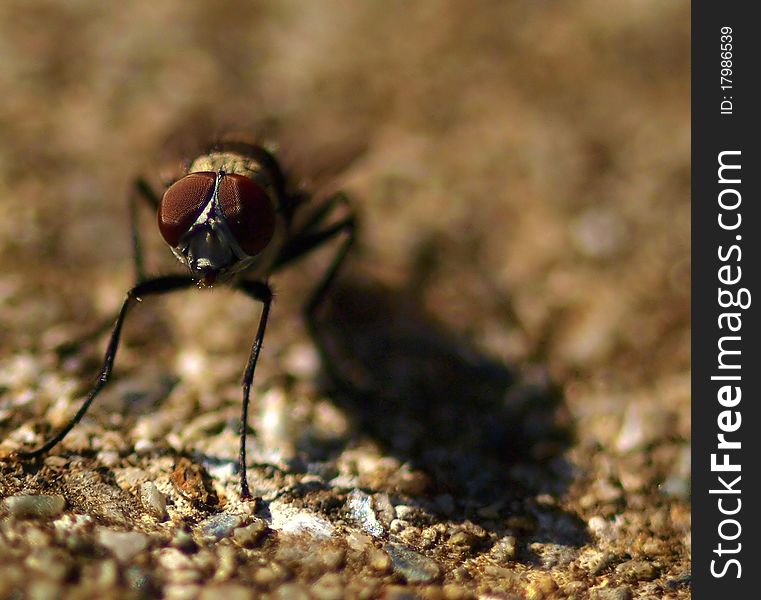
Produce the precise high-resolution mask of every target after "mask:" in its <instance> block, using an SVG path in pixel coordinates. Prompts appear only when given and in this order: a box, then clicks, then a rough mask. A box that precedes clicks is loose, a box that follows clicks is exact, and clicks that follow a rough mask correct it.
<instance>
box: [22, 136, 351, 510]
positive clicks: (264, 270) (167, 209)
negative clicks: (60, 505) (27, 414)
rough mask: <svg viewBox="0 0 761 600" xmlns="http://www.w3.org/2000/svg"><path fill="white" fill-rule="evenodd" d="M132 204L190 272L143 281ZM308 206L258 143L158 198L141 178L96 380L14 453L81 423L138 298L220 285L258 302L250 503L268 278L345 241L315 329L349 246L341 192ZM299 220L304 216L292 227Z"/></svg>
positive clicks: (316, 302) (327, 277)
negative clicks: (52, 429) (51, 431)
mask: <svg viewBox="0 0 761 600" xmlns="http://www.w3.org/2000/svg"><path fill="white" fill-rule="evenodd" d="M137 199H141V200H142V201H145V202H147V203H148V205H149V206H150V207H151V208H152V209H153V210H154V211H155V212H156V214H157V220H158V227H159V232H160V233H161V236H162V237H163V239H164V241H166V243H167V244H168V245H169V247H170V248H171V250H172V252H173V253H174V255H175V256H176V257H177V259H178V260H179V261H180V262H181V263H183V264H184V265H185V267H186V268H187V270H188V273H189V274H186V275H169V276H159V277H146V275H145V271H144V266H143V264H144V263H143V255H142V250H141V243H140V236H139V232H138V228H137V218H136V216H137V203H136V200H137ZM308 199H309V196H308V195H307V194H305V193H304V192H302V191H301V190H293V189H291V187H290V185H289V182H288V181H287V179H286V176H285V175H284V172H283V170H282V168H281V166H280V164H279V162H278V160H277V159H276V158H275V156H274V155H273V154H271V153H270V152H269V151H268V150H266V149H265V148H263V147H262V146H260V145H258V144H251V143H246V142H238V141H226V142H222V143H219V144H217V145H215V146H213V147H212V148H211V149H210V150H209V151H207V152H206V153H204V154H202V155H201V156H199V157H198V158H196V159H195V160H194V161H192V162H191V163H190V165H189V167H188V168H187V172H186V173H185V175H183V176H182V177H181V178H179V179H178V180H176V181H175V182H174V183H172V184H171V185H170V186H169V187H168V188H167V189H166V191H165V192H164V194H163V195H162V196H161V197H160V198H159V196H158V195H157V194H156V193H155V192H154V191H153V190H152V188H151V187H150V186H149V185H148V183H147V182H145V181H144V180H142V179H140V180H138V181H137V182H136V194H134V195H133V196H132V197H131V203H130V215H131V222H132V223H131V226H132V241H133V258H134V263H135V270H136V279H137V281H136V283H135V285H134V286H133V287H132V288H131V289H130V290H129V291H128V292H127V296H126V298H125V300H124V302H123V304H122V307H121V309H120V311H119V313H118V316H117V318H116V323H115V325H114V326H113V330H112V333H111V337H110V340H109V343H108V347H107V349H106V354H105V358H104V361H103V366H102V367H101V370H100V374H99V376H98V379H97V380H96V382H95V384H94V385H93V387H92V389H91V390H90V392H89V394H88V395H87V397H86V399H85V401H84V402H83V403H82V406H81V407H80V408H79V410H78V411H77V413H76V414H75V415H74V416H73V417H72V418H71V420H70V421H69V422H68V423H67V424H66V426H64V427H63V428H62V429H61V430H60V431H58V432H57V433H56V434H55V435H54V436H52V437H51V438H50V439H48V440H47V441H46V442H45V443H44V444H43V445H42V446H40V447H39V448H37V449H35V450H31V451H20V452H18V455H19V456H21V457H23V458H35V457H38V456H40V455H42V454H45V453H46V452H48V451H49V450H50V449H51V448H53V447H54V446H55V445H56V444H58V442H60V441H61V440H63V438H64V437H66V435H67V434H68V433H69V432H70V431H71V430H72V429H73V428H74V426H75V425H76V424H77V423H79V421H80V420H81V419H82V417H83V416H84V414H85V413H86V412H87V410H88V408H89V407H90V405H91V404H92V402H93V401H94V400H95V398H96V397H97V395H98V394H99V393H100V391H101V390H102V389H103V387H104V386H105V385H106V384H107V383H108V380H109V377H110V375H111V372H112V370H113V366H114V360H115V358H116V353H117V350H118V348H119V339H120V336H121V331H122V327H123V325H124V322H125V320H126V318H127V314H128V313H129V312H130V310H131V308H132V307H134V306H135V305H136V304H137V303H138V302H140V301H141V300H142V298H145V297H146V296H153V295H160V294H166V293H169V292H175V291H179V290H183V289H185V288H188V287H192V286H196V285H197V286H198V287H210V286H212V285H214V284H216V283H225V284H228V285H231V286H232V287H233V288H234V289H236V290H238V291H240V292H242V293H244V294H246V295H247V296H249V297H250V298H252V299H253V300H256V301H258V302H261V303H262V313H261V316H260V319H259V326H258V328H257V331H256V335H255V337H254V342H253V345H252V347H251V351H250V354H249V358H248V363H247V364H246V368H245V371H244V373H243V382H242V387H243V400H242V405H241V419H240V452H239V456H238V462H239V466H240V469H239V470H240V487H241V498H244V499H248V498H251V493H250V491H249V487H248V480H247V477H246V436H247V432H248V427H247V423H248V405H249V399H250V394H251V385H252V383H253V380H254V372H255V370H256V363H257V361H258V359H259V353H260V351H261V348H262V342H263V340H264V334H265V330H266V327H267V320H268V319H269V314H270V308H271V305H272V289H271V288H270V286H269V283H268V279H269V276H270V275H271V274H273V273H275V272H277V271H279V270H280V269H282V268H283V267H285V266H287V265H289V264H291V263H292V262H293V261H295V260H297V259H298V258H301V257H302V256H304V255H305V254H307V253H309V252H310V251H312V250H314V249H315V248H317V247H319V246H321V245H322V244H324V243H325V242H327V241H330V240H332V239H334V238H336V237H339V236H343V241H342V243H341V244H340V246H339V247H338V251H337V253H336V255H335V256H334V258H333V261H332V263H331V264H330V266H329V267H328V269H327V271H326V272H325V273H324V274H323V276H322V278H321V279H320V281H319V283H318V284H317V287H316V288H315V289H314V291H313V292H312V294H311V296H310V297H309V300H308V301H307V302H306V304H305V305H304V315H305V318H306V320H307V324H308V325H309V327H310V329H311V331H312V332H314V331H315V325H314V323H315V313H316V310H317V308H318V307H319V306H320V304H321V302H322V300H323V299H324V298H325V295H326V292H327V290H328V288H329V286H330V284H331V282H332V281H333V279H334V278H335V276H336V273H337V272H338V269H339V267H340V266H341V263H342V262H343V261H344V259H345V258H346V255H347V253H348V251H349V249H350V247H351V246H352V244H353V243H354V239H355V230H356V221H355V217H354V214H353V213H352V212H351V210H350V209H349V210H348V214H347V215H346V216H344V217H342V218H339V219H338V220H335V221H334V222H333V223H330V224H329V217H330V215H331V214H332V213H333V212H334V210H335V209H336V208H337V207H338V206H339V205H341V204H343V205H346V206H347V207H348V200H347V198H346V196H345V195H344V194H343V193H341V192H339V193H336V194H334V195H332V196H330V197H328V198H327V199H326V200H324V201H323V202H322V203H321V204H319V205H318V206H316V207H314V208H313V209H312V211H311V212H309V211H307V210H306V209H305V208H304V207H305V206H306V205H307V204H308V203H307V202H306V201H307V200H308ZM297 213H298V214H299V215H301V214H302V213H308V214H307V215H306V217H305V218H304V219H302V220H301V221H300V222H299V223H297V222H296V220H295V219H294V215H296V214H297Z"/></svg>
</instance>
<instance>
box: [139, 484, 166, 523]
mask: <svg viewBox="0 0 761 600" xmlns="http://www.w3.org/2000/svg"><path fill="white" fill-rule="evenodd" d="M140 502H142V504H143V508H145V510H146V511H147V512H148V514H150V515H151V516H152V517H156V519H158V520H159V521H163V520H164V519H166V517H167V514H166V496H164V494H162V493H161V492H160V491H159V489H158V488H157V487H156V484H155V483H153V482H152V481H146V482H145V483H143V484H141V485H140Z"/></svg>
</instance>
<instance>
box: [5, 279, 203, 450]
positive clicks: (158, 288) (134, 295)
mask: <svg viewBox="0 0 761 600" xmlns="http://www.w3.org/2000/svg"><path fill="white" fill-rule="evenodd" d="M194 284H195V280H194V279H193V278H192V277H189V276H167V277H156V278H154V279H147V280H145V281H143V282H141V283H138V284H137V285H135V286H134V287H133V288H132V289H131V290H130V291H129V292H127V297H126V298H125V299H124V303H123V304H122V307H121V310H119V316H118V317H117V319H116V324H115V325H114V330H113V332H112V333H111V339H110V341H109V342H108V348H107V349H106V356H105V358H104V360H103V366H102V367H101V369H100V374H99V375H98V379H97V380H96V382H95V385H94V386H93V387H92V389H91V390H90V393H89V394H88V395H87V398H86V399H85V401H84V402H83V403H82V406H81V407H80V408H79V410H78V411H77V414H75V415H74V416H73V417H72V419H71V420H70V421H69V422H68V423H67V424H66V426H65V427H63V429H61V430H60V431H59V432H58V433H56V434H55V435H54V436H53V437H52V438H50V439H49V440H48V441H47V442H45V443H44V444H43V445H42V446H40V447H39V448H37V449H35V450H31V451H21V452H18V455H19V456H20V457H22V458H35V457H37V456H40V455H42V454H45V453H46V452H47V451H48V450H50V449H51V448H52V447H53V446H55V445H56V444H57V443H58V442H60V441H61V440H62V439H63V438H65V437H66V435H67V434H68V433H69V431H71V430H72V429H73V428H74V426H75V425H76V424H77V423H79V421H80V420H81V419H82V417H83V416H84V415H85V413H86V412H87V409H88V408H90V405H91V404H92V402H93V400H95V398H96V397H97V395H98V394H99V393H100V391H101V389H103V387H104V386H105V385H106V384H107V383H108V379H109V377H110V375H111V371H112V370H113V367H114V359H115V358H116V351H117V350H118V349H119V339H120V337H121V332H122V326H123V325H124V321H125V319H126V317H127V313H128V312H129V309H130V307H131V306H132V305H133V304H134V303H135V302H140V301H141V300H142V298H144V297H145V296H151V295H158V294H165V293H168V292H174V291H176V290H181V289H184V288H187V287H190V286H192V285H194Z"/></svg>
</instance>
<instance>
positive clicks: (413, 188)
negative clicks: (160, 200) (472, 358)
mask: <svg viewBox="0 0 761 600" xmlns="http://www.w3.org/2000/svg"><path fill="white" fill-rule="evenodd" d="M689 16H690V5H689V3H688V2H686V1H673V2H671V1H669V2H663V1H656V0H637V1H633V0H632V1H623V2H615V3H611V2H606V1H604V0H576V1H574V2H563V1H551V0H546V1H541V2H535V1H487V0H482V1H479V2H458V1H456V0H452V1H448V0H442V1H436V2H433V1H422V2H414V3H410V2H403V1H400V0H399V1H396V0H392V1H383V2H381V1H377V2H348V1H333V0H324V1H320V2H308V1H306V0H303V1H280V0H278V1H275V0H272V1H255V2H236V1H229V0H228V1H225V0H223V1H219V2H214V3H210V2H188V1H182V2H180V1H164V2H154V1H144V0H139V1H135V2H128V3H125V2H122V3H102V2H94V1H85V0H80V1H75V2H66V3H61V2H52V1H51V2H43V1H35V2H20V1H18V2H16V1H7V2H3V3H2V4H1V5H0V65H2V66H1V67H0V98H2V100H1V101H0V210H1V211H2V214H3V218H2V219H0V322H1V323H2V326H1V327H0V359H2V360H3V361H4V362H5V371H4V372H5V373H6V376H5V377H6V381H5V383H4V385H5V386H6V388H8V387H12V386H11V384H9V383H8V378H10V379H11V380H13V381H17V380H19V378H21V379H23V377H24V376H22V374H23V373H24V372H26V371H24V369H25V368H27V370H28V366H27V367H25V366H24V365H28V361H27V362H25V360H26V359H24V360H22V359H20V358H18V356H21V355H23V356H28V355H29V354H31V355H35V354H36V353H41V355H42V356H43V362H45V360H48V359H44V356H46V354H45V352H46V351H47V350H49V349H50V348H51V347H53V346H54V345H55V344H57V343H60V342H61V341H62V340H65V339H68V338H72V337H76V336H77V335H81V334H82V332H83V331H86V330H88V329H89V328H91V327H92V326H94V324H96V323H98V322H99V321H100V320H102V319H103V318H104V317H106V316H108V315H110V314H112V313H114V311H115V310H116V308H117V306H118V304H119V302H120V301H121V299H122V295H123V293H124V291H125V290H126V289H127V288H128V287H129V286H130V284H131V280H132V266H131V259H130V238H129V228H128V219H127V215H128V213H127V203H126V198H127V193H128V190H129V189H130V185H131V183H132V181H133V180H134V178H135V176H137V175H139V174H145V175H146V177H148V179H149V180H150V181H151V182H153V183H154V185H155V186H156V187H157V188H158V189H160V181H161V176H162V173H163V172H164V170H165V169H167V168H168V167H167V164H168V163H171V162H172V160H171V158H172V157H171V151H172V149H173V148H175V147H179V146H181V145H182V144H177V143H176V142H175V141H174V140H176V139H178V138H180V139H181V138H183V137H186V138H199V137H203V136H205V135H213V134H214V133H219V132H222V131H226V130H230V129H237V130H251V129H252V128H254V127H262V128H264V129H266V130H267V131H268V132H269V135H271V137H272V139H273V140H275V141H276V142H277V144H278V145H279V148H280V155H281V156H282V157H283V160H284V161H285V162H286V163H287V164H289V165H291V166H292V170H293V172H294V173H296V174H298V175H299V176H301V177H304V178H305V179H307V180H308V179H310V178H312V179H314V180H316V181H318V182H320V183H325V184H327V185H328V187H330V188H338V187H341V188H343V189H345V190H346V191H347V192H348V193H349V194H350V195H351V197H352V199H353V202H354V206H355V208H356V210H357V213H358V216H359V219H360V224H361V234H360V242H359V248H358V251H357V252H356V253H355V255H354V256H353V257H352V259H351V260H350V262H349V264H348V265H347V271H346V276H347V279H348V280H349V281H356V280H361V281H368V280H369V281H372V282H373V285H375V286H379V287H382V288H383V289H387V290H393V292H394V293H395V294H396V295H397V296H399V297H402V298H405V299H410V298H411V299H412V300H413V301H414V303H415V305H416V309H419V310H421V311H423V312H425V314H426V315H427V318H430V319H432V320H433V321H435V323H436V324H437V327H439V328H441V329H442V330H445V331H447V332H448V335H451V336H454V337H455V338H457V339H459V340H462V342H463V344H466V345H468V346H469V347H472V348H476V349H477V351H478V352H479V353H481V354H483V355H484V356H488V357H489V359H490V360H494V361H497V362H499V363H500V364H504V365H508V366H509V369H510V371H511V372H512V373H515V374H517V375H516V376H526V377H529V378H532V377H533V378H539V379H542V380H545V381H551V382H552V385H553V386H556V387H557V389H558V391H559V393H560V396H561V397H562V404H563V407H564V410H565V411H567V414H568V416H569V417H570V420H569V422H570V423H573V427H572V436H571V437H572V438H573V442H572V444H571V446H570V447H569V448H568V449H567V450H566V458H567V459H568V460H569V461H571V463H573V464H576V465H579V469H580V470H579V471H577V472H576V474H575V476H574V477H573V478H572V481H571V482H570V484H569V485H570V488H569V491H568V496H567V500H566V501H565V502H566V507H567V509H568V510H572V511H573V512H574V513H575V514H577V515H579V516H580V517H581V518H582V519H585V520H586V519H587V518H588V517H589V515H591V514H593V513H594V514H596V513H595V511H598V512H601V513H602V514H603V516H606V515H607V516H609V515H611V514H615V513H619V512H621V511H622V510H627V509H629V510H636V511H640V512H641V511H643V510H645V509H647V510H649V511H654V512H658V511H661V512H663V511H664V510H665V511H666V514H668V515H669V518H670V519H671V521H673V522H674V523H676V524H675V525H674V528H673V529H668V531H667V532H666V533H663V534H662V535H661V538H664V537H665V538H668V537H669V536H675V537H674V538H673V539H674V540H675V543H676V544H677V545H678V546H679V549H678V550H673V552H672V554H670V556H672V558H673V557H674V556H676V555H679V556H684V555H685V553H686V551H687V550H686V546H685V545H684V544H687V543H688V541H689V515H688V513H689V511H688V505H687V500H688V494H689V445H688V444H689V437H690V421H689V419H690V415H689V385H690V383H689V365H690V362H689V361H690V354H689V341H690V330H689V316H690V315H689V307H690V303H689V286H690V262H689V249H690V247H689V236H690V226H689V219H690V209H689V192H690V190H689V185H690V162H689V161H690V154H689V152H690V130H689V124H690V104H689V91H690V79H689V59H690V53H689V35H690V31H689ZM167 155H170V156H169V158H167ZM176 158H183V157H182V156H179V157H176ZM170 166H171V165H170ZM144 216H145V219H144V225H145V230H146V231H148V232H149V233H147V234H146V235H147V238H148V246H149V248H151V249H152V251H153V250H155V252H153V253H152V254H151V256H150V257H149V259H148V264H149V267H150V270H151V271H152V272H168V271H171V270H172V269H177V268H179V265H176V263H175V262H174V259H173V258H172V257H171V254H170V252H169V251H168V250H167V249H166V248H164V247H163V246H162V243H161V242H160V240H158V236H157V235H156V232H155V231H153V229H154V228H155V227H154V226H153V220H152V219H153V217H152V216H150V215H148V214H146V215H144ZM328 259H329V253H328V255H326V256H317V257H316V258H315V259H314V260H315V261H317V262H316V263H315V264H317V263H320V261H322V263H321V264H325V263H326V261H327V260H328ZM314 273H315V271H314V270H312V269H309V268H307V267H304V266H302V267H295V268H294V270H293V272H292V273H291V274H287V273H286V274H284V275H283V277H281V278H278V279H277V280H276V281H275V282H274V283H275V288H276V291H277V292H278V301H277V304H276V306H275V309H274V311H273V316H272V320H271V329H270V332H269V334H268V338H267V341H266V344H265V347H266V348H267V350H268V351H270V352H271V354H270V355H269V356H265V357H264V360H263V361H262V363H261V366H260V369H261V371H260V372H258V373H257V377H259V376H261V378H262V379H261V380H260V381H267V380H268V378H271V377H274V376H276V375H277V373H278V371H279V370H280V369H282V364H283V362H284V361H285V362H286V363H287V364H296V363H298V356H297V358H296V359H294V358H293V356H292V355H293V353H292V352H289V350H287V349H288V348H291V347H292V346H293V345H294V344H295V345H296V346H297V347H301V346H299V344H301V345H303V344H305V343H306V341H305V340H306V339H307V338H306V337H305V334H304V332H303V329H300V328H301V325H300V322H299V319H298V307H299V306H300V304H301V302H302V301H303V299H304V298H305V294H306V293H307V290H308V289H309V286H310V285H311V283H310V282H311V280H310V278H311V277H312V275H313V274H314ZM210 298H211V299H210ZM162 303H163V304H161V305H162V306H163V307H164V308H162V309H156V310H145V311H136V312H135V317H134V323H133V324H132V325H130V326H129V327H130V333H128V338H127V340H128V341H127V344H126V347H125V349H124V350H123V354H122V356H121V357H120V363H119V367H118V368H120V369H123V371H122V372H123V373H124V372H135V373H138V372H140V373H142V372H145V370H146V369H147V370H148V371H150V370H151V369H164V370H167V369H170V370H172V369H173V370H174V371H175V372H176V373H178V374H179V376H181V377H186V378H187V377H189V375H188V374H189V373H190V374H192V373H193V372H195V371H193V369H192V368H191V367H188V364H191V363H192V364H195V363H193V361H192V360H190V359H189V358H188V357H189V356H190V357H191V358H193V357H195V358H197V357H199V356H201V357H202V362H203V363H204V364H208V365H210V366H209V367H208V369H209V370H210V371H212V372H213V374H212V375H209V376H208V377H207V379H208V378H209V377H210V378H211V379H212V380H213V381H216V382H220V381H221V382H224V383H225V384H227V385H228V386H230V388H231V389H232V390H233V391H231V392H230V393H229V402H230V404H231V406H232V405H235V402H236V401H237V400H236V398H237V391H235V390H236V389H237V388H236V386H237V379H238V377H239V373H240V370H241V369H242V366H243V364H244V363H245V353H246V350H247V348H248V347H249V345H250V337H251V333H252V332H253V328H254V326H255V318H256V315H257V314H258V312H257V311H258V309H256V308H251V306H250V304H249V302H248V301H247V300H246V299H244V298H238V297H237V296H235V295H233V294H231V293H228V292H226V291H224V290H214V291H213V292H212V293H211V295H209V294H193V293H189V294H185V295H182V296H181V297H179V296H178V297H177V298H169V299H167V300H166V301H162ZM356 327H357V330H358V331H359V332H360V333H359V334H358V335H361V327H362V324H361V321H360V322H358V323H357V324H356ZM379 329H382V327H380V328H379ZM157 332H159V333H158V334H157ZM166 337H169V338H170V340H171V342H170V343H167V342H166V339H165V338H166ZM162 338H164V339H162ZM46 349H47V350H46ZM27 353H28V354H27ZM99 353H100V350H98V351H97V352H95V353H94V354H93V356H94V358H93V359H92V365H95V364H96V363H97V356H98V355H99ZM297 354H298V353H297ZM146 356H151V357H155V359H152V360H151V361H149V362H151V364H150V365H146V364H145V363H146V360H145V357H146ZM273 356H274V357H275V358H273ZM49 360H52V359H49ZM289 360H290V361H291V362H290V363H289V362H288V361H289ZM293 361H295V363H294V362H293ZM46 364H47V363H46ZM157 365H158V366H157ZM89 366H90V367H91V370H92V368H93V367H92V366H91V365H89ZM46 368H48V367H46ZM78 368H79V367H78ZM50 370H53V369H52V367H50ZM84 371H85V370H84V369H82V371H81V372H82V373H84ZM46 372H47V371H46ZM76 372H77V373H80V371H78V370H77V371H76ZM88 372H89V371H88ZM93 372H94V371H93ZM20 373H21V374H20ZM34 376H35V375H34V373H33V374H31V375H29V374H28V373H27V375H26V377H27V378H29V377H34ZM14 377H15V378H16V379H13V378H14ZM83 377H84V376H83ZM88 378H89V375H88V376H87V377H84V379H85V380H87V379H88ZM56 385H57V386H58V388H57V390H58V392H60V389H61V388H60V386H61V384H60V383H58V384H51V386H52V387H53V388H55V387H56ZM209 385H211V386H213V385H214V384H213V383H212V384H209ZM42 387H43V388H44V386H42ZM38 393H39V392H38ZM41 393H42V394H43V395H44V394H45V393H47V392H45V391H44V389H43V391H42V392H41ZM56 393H57V392H56ZM50 394H51V395H54V393H53V392H50ZM202 404H203V403H201V407H200V408H203V406H202ZM2 416H3V418H4V419H8V418H10V415H9V414H8V413H7V412H5V413H4V414H3V415H2ZM590 490H591V491H590ZM590 495H591V496H590ZM664 507H665V508H664ZM675 507H676V508H675ZM675 511H676V512H675ZM679 511H681V512H679ZM685 515H686V516H685ZM680 519H681V520H680ZM642 527H644V525H643V526H642ZM664 531H665V530H664Z"/></svg>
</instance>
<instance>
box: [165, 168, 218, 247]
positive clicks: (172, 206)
mask: <svg viewBox="0 0 761 600" xmlns="http://www.w3.org/2000/svg"><path fill="white" fill-rule="evenodd" d="M215 180H216V174H215V173H212V172H207V171H203V172H199V173H190V174H189V175H185V177H183V178H182V179H180V180H178V181H175V182H174V183H173V184H172V185H171V186H169V189H168V190H167V191H166V192H164V197H163V198H161V204H160V205H159V215H158V218H159V231H161V236H162V237H163V238H164V239H165V240H166V242H167V243H168V244H169V245H170V246H176V245H177V244H179V243H180V238H182V236H183V235H184V234H185V233H186V232H187V231H188V229H190V227H191V226H192V225H193V223H195V221H196V219H197V218H198V215H200V214H201V211H202V210H203V207H204V206H206V203H207V202H208V201H209V199H210V198H211V194H212V192H213V191H214V181H215Z"/></svg>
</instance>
